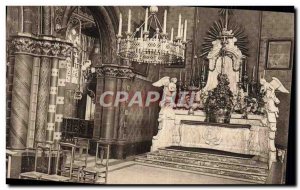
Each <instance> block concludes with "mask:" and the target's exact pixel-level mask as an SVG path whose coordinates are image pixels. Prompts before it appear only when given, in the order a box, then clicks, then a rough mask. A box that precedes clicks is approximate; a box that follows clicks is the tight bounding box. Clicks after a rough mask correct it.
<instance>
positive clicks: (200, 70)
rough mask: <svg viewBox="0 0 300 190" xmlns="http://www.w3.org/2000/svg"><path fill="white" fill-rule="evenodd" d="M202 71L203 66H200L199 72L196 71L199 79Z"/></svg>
mask: <svg viewBox="0 0 300 190" xmlns="http://www.w3.org/2000/svg"><path fill="white" fill-rule="evenodd" d="M202 69H203V64H201V66H200V69H199V71H198V72H199V73H198V74H199V77H201V72H202Z"/></svg>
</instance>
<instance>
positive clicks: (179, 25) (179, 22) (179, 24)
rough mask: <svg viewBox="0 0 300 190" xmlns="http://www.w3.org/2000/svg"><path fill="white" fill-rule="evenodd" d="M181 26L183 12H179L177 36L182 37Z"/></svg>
mask: <svg viewBox="0 0 300 190" xmlns="http://www.w3.org/2000/svg"><path fill="white" fill-rule="evenodd" d="M180 27H181V14H179V21H178V32H177V37H180Z"/></svg>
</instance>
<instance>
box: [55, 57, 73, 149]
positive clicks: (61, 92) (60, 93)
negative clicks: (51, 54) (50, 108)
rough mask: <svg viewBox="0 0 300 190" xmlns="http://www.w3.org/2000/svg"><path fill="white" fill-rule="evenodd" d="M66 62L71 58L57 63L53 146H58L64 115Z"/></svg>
mask: <svg viewBox="0 0 300 190" xmlns="http://www.w3.org/2000/svg"><path fill="white" fill-rule="evenodd" d="M67 62H71V58H70V57H67V59H66V60H60V61H59V75H58V84H57V97H56V116H55V118H56V119H55V129H54V137H53V140H54V144H55V146H57V145H58V143H59V141H60V139H61V126H62V121H63V116H64V115H63V114H64V102H65V100H64V99H65V86H66V76H67Z"/></svg>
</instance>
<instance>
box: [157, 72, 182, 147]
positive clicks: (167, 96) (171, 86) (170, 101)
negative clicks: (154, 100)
mask: <svg viewBox="0 0 300 190" xmlns="http://www.w3.org/2000/svg"><path fill="white" fill-rule="evenodd" d="M176 82H177V79H176V78H171V79H170V77H168V76H166V77H163V78H161V79H160V80H159V81H157V82H155V83H153V84H152V85H153V86H156V87H164V89H163V96H162V100H161V101H160V102H159V106H160V107H161V110H160V112H159V117H158V122H159V126H158V132H157V135H156V136H154V137H153V141H152V150H155V149H156V148H157V146H159V145H162V144H164V141H166V139H165V138H160V136H164V135H166V134H168V133H169V131H167V129H164V126H165V124H164V123H163V121H164V120H168V119H174V118H175V113H174V110H173V108H174V107H175V106H176V105H175V97H176Z"/></svg>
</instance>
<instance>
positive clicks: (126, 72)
mask: <svg viewBox="0 0 300 190" xmlns="http://www.w3.org/2000/svg"><path fill="white" fill-rule="evenodd" d="M96 77H97V78H104V77H112V78H124V79H133V78H134V77H135V74H134V73H133V71H132V68H131V67H123V66H119V65H102V66H101V67H97V68H96Z"/></svg>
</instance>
